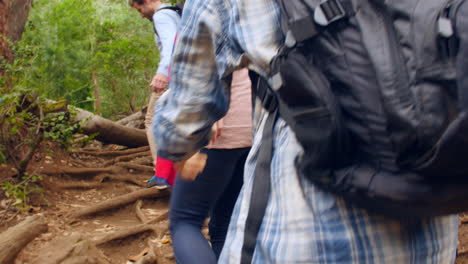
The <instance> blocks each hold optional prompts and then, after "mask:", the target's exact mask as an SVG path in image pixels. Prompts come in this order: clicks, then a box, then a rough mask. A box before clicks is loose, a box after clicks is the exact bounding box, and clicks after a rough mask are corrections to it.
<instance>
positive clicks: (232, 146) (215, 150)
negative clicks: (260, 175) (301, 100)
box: [169, 69, 252, 264]
mask: <svg viewBox="0 0 468 264" xmlns="http://www.w3.org/2000/svg"><path fill="white" fill-rule="evenodd" d="M250 98H251V82H250V79H249V75H248V70H247V69H241V70H238V71H235V72H234V73H233V74H232V83H231V92H230V104H229V111H228V112H227V114H226V116H224V117H223V118H222V119H220V120H219V121H217V122H216V123H215V125H214V128H213V135H214V136H213V137H212V141H211V142H210V144H209V145H208V146H206V147H205V148H204V149H203V150H202V151H201V152H202V153H204V154H206V155H207V161H206V166H205V168H204V170H203V171H202V173H201V174H200V175H198V176H197V177H196V179H195V180H194V181H191V180H184V179H182V178H181V177H180V175H178V177H177V179H176V183H175V185H174V187H173V189H172V193H171V202H170V210H169V220H170V230H171V237H172V245H173V248H174V256H175V259H176V261H177V263H179V264H183V263H189V264H195V263H200V264H209V263H216V262H217V259H218V258H219V255H220V253H221V249H222V248H223V245H224V240H225V238H226V233H227V230H228V225H229V220H230V218H231V214H232V210H233V208H234V204H235V202H236V199H237V197H238V195H239V191H240V189H241V187H242V181H243V175H244V164H245V160H246V158H247V154H248V153H249V150H250V146H251V145H252V126H251V124H252V118H251V114H252V111H251V108H252V103H251V99H250ZM207 216H209V217H210V221H209V225H208V231H209V237H210V244H211V247H210V244H208V241H207V240H206V239H205V237H204V236H203V234H202V232H201V229H202V227H203V224H204V221H205V219H206V217H207Z"/></svg>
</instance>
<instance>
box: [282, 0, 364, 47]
mask: <svg viewBox="0 0 468 264" xmlns="http://www.w3.org/2000/svg"><path fill="white" fill-rule="evenodd" d="M304 2H307V1H291V0H281V1H279V5H280V6H281V13H282V14H285V17H286V20H287V21H286V22H285V23H286V24H287V25H286V28H287V29H288V30H287V32H286V41H285V42H286V46H288V47H292V46H294V45H295V44H296V43H297V42H303V41H304V40H307V39H310V38H313V37H315V36H316V35H318V34H319V33H320V32H321V31H322V30H323V28H324V27H326V26H328V25H330V24H332V23H334V22H337V21H340V20H342V19H344V18H348V17H351V16H353V15H354V14H355V12H354V9H353V5H352V3H351V0H325V1H322V2H321V3H320V4H319V5H318V6H316V7H315V8H314V12H313V13H310V14H309V12H307V15H305V16H304V15H303V12H304V11H303V10H304V9H305V10H308V9H309V8H310V6H309V5H307V4H305V3H304ZM309 2H310V1H309Z"/></svg>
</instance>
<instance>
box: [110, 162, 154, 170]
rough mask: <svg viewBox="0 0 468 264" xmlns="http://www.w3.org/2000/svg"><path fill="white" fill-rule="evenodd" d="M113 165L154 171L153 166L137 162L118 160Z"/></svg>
mask: <svg viewBox="0 0 468 264" xmlns="http://www.w3.org/2000/svg"><path fill="white" fill-rule="evenodd" d="M115 166H119V167H124V168H127V169H134V170H138V171H143V172H151V173H153V172H154V167H150V166H145V165H139V164H135V163H132V162H118V163H116V164H115Z"/></svg>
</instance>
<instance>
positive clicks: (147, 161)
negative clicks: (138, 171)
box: [132, 156, 154, 167]
mask: <svg viewBox="0 0 468 264" xmlns="http://www.w3.org/2000/svg"><path fill="white" fill-rule="evenodd" d="M132 163H135V164H140V165H147V166H151V167H153V165H154V164H153V160H152V159H151V158H150V156H148V157H143V158H139V159H135V160H133V161H132Z"/></svg>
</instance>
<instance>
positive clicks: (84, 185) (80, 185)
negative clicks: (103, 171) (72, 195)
mask: <svg viewBox="0 0 468 264" xmlns="http://www.w3.org/2000/svg"><path fill="white" fill-rule="evenodd" d="M57 187H58V188H60V189H94V188H100V187H102V184H101V183H100V182H72V183H64V184H60V185H57Z"/></svg>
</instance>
